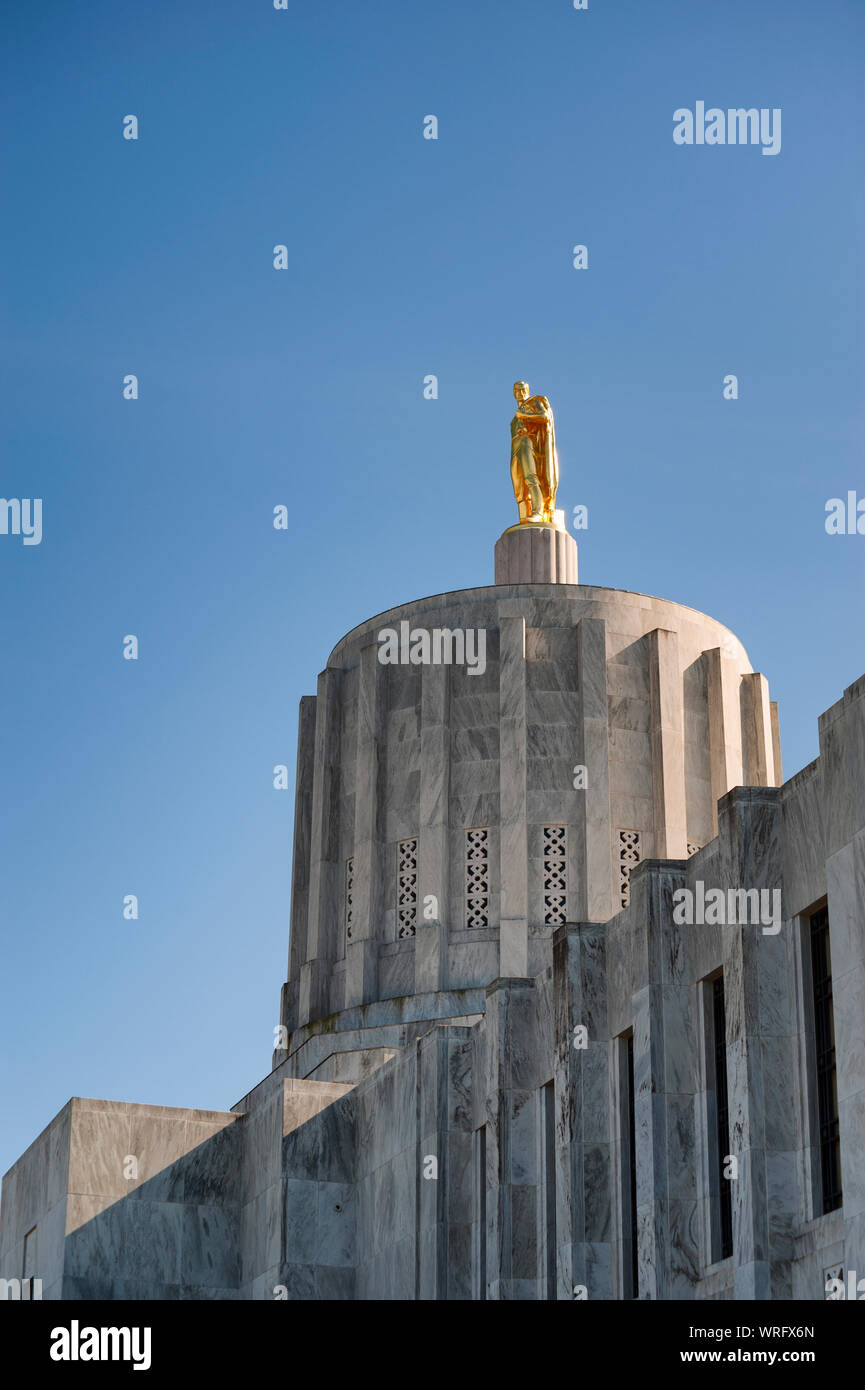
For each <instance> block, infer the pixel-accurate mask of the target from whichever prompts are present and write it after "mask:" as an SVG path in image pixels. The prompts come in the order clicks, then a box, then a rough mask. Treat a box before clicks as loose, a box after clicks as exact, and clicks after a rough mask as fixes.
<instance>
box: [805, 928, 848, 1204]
mask: <svg viewBox="0 0 865 1390" xmlns="http://www.w3.org/2000/svg"><path fill="white" fill-rule="evenodd" d="M810 920H811V984H812V988H813V991H814V1048H815V1053H816V1068H815V1070H816V1078H817V1115H818V1122H819V1125H820V1178H821V1188H822V1204H823V1211H824V1212H827V1211H834V1210H835V1209H836V1207H840V1205H841V1145H840V1140H839V1136H838V1083H837V1078H836V1073H835V1017H834V1013H833V1009H832V957H831V954H830V950H829V913H828V911H827V909H826V908H825V907H821V908H820V909H819V911H817V912H815V913H813V914H812V916H811V919H810Z"/></svg>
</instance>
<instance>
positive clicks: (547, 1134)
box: [541, 1081, 556, 1298]
mask: <svg viewBox="0 0 865 1390" xmlns="http://www.w3.org/2000/svg"><path fill="white" fill-rule="evenodd" d="M541 1108H542V1120H541V1123H542V1125H543V1146H544V1172H543V1203H544V1212H543V1222H544V1257H545V1258H544V1269H543V1274H542V1278H543V1281H544V1297H545V1298H555V1296H556V1096H555V1085H554V1083H553V1082H552V1081H550V1082H548V1084H547V1085H546V1086H544V1087H542V1089H541Z"/></svg>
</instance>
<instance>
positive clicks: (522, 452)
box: [511, 437, 544, 521]
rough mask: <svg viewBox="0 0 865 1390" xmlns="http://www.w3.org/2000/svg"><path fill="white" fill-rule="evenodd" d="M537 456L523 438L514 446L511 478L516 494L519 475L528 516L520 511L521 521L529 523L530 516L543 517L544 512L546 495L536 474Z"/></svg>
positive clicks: (528, 442) (529, 443) (527, 441)
mask: <svg viewBox="0 0 865 1390" xmlns="http://www.w3.org/2000/svg"><path fill="white" fill-rule="evenodd" d="M536 468H537V465H536V463H535V455H534V452H533V450H532V446H531V442H530V440H528V439H527V438H525V437H523V438H522V439H520V440H519V441H518V442H517V443H516V444H515V446H514V451H513V454H512V456H511V477H512V478H513V479H514V491H515V492H516V476H517V473H519V476H520V480H521V492H522V496H523V498H524V500H525V504H526V511H527V515H525V516H524V515H523V511H522V508H521V509H520V520H521V521H527V520H528V518H529V517H530V516H535V517H537V516H542V515H543V511H544V494H543V492H542V490H541V485H540V482H539V480H538V475H537V472H536Z"/></svg>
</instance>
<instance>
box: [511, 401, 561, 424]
mask: <svg viewBox="0 0 865 1390" xmlns="http://www.w3.org/2000/svg"><path fill="white" fill-rule="evenodd" d="M517 415H519V416H522V418H523V419H525V420H536V419H537V418H538V416H539V415H540V416H546V417H547V418H548V419H552V415H553V412H552V409H551V408H550V403H549V401H548V400H547V398H546V396H532V397H531V399H530V400H527V401H523V403H522V405H521V406H520V408H519V410H518V411H517Z"/></svg>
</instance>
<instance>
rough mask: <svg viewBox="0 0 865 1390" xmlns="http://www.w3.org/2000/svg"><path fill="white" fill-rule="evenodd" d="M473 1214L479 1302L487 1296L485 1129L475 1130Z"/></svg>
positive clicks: (483, 1127)
mask: <svg viewBox="0 0 865 1390" xmlns="http://www.w3.org/2000/svg"><path fill="white" fill-rule="evenodd" d="M475 1212H476V1213H477V1253H478V1262H477V1270H478V1287H477V1297H478V1301H479V1302H484V1301H485V1299H486V1296H487V1127H486V1125H481V1127H480V1129H476V1130H475Z"/></svg>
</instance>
